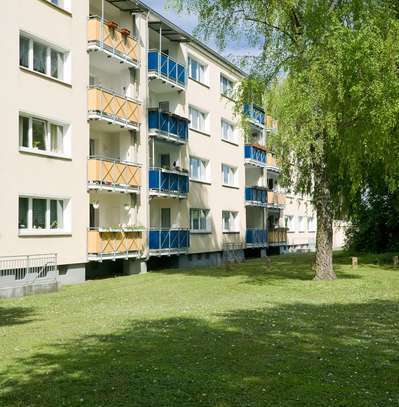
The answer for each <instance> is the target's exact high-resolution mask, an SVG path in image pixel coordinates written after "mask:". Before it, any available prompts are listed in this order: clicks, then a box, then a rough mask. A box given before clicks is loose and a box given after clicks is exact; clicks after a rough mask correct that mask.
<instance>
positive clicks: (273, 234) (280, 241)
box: [267, 228, 288, 246]
mask: <svg viewBox="0 0 399 407" xmlns="http://www.w3.org/2000/svg"><path fill="white" fill-rule="evenodd" d="M287 230H288V229H287V228H276V229H272V230H269V231H268V237H267V241H268V243H269V246H281V245H285V244H287Z"/></svg>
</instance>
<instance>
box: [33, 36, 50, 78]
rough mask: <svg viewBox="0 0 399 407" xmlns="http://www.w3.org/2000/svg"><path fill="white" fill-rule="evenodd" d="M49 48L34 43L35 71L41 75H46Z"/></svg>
mask: <svg viewBox="0 0 399 407" xmlns="http://www.w3.org/2000/svg"><path fill="white" fill-rule="evenodd" d="M46 56H47V47H45V46H44V45H42V44H39V43H37V42H34V43H33V69H34V70H35V71H37V72H40V73H46Z"/></svg>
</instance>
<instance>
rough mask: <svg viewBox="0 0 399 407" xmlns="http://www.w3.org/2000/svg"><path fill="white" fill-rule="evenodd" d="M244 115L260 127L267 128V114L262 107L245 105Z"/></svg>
mask: <svg viewBox="0 0 399 407" xmlns="http://www.w3.org/2000/svg"><path fill="white" fill-rule="evenodd" d="M244 114H245V115H246V116H247V117H248V119H249V120H250V121H251V122H253V123H255V124H256V125H258V126H261V127H264V126H265V118H266V115H265V112H264V111H263V109H261V108H260V107H257V106H255V105H250V104H245V105H244Z"/></svg>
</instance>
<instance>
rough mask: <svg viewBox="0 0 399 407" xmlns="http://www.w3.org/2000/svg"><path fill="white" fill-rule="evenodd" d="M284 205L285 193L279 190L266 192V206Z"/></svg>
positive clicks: (278, 206)
mask: <svg viewBox="0 0 399 407" xmlns="http://www.w3.org/2000/svg"><path fill="white" fill-rule="evenodd" d="M284 205H285V195H284V194H282V193H280V192H274V191H268V192H267V206H268V207H271V208H282V207H283V206H284Z"/></svg>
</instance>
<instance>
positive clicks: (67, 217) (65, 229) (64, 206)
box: [18, 195, 71, 235]
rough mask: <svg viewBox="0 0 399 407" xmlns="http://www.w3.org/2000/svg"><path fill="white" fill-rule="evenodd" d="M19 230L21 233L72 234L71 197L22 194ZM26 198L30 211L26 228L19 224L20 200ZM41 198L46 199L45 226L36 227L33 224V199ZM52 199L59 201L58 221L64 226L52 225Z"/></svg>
mask: <svg viewBox="0 0 399 407" xmlns="http://www.w3.org/2000/svg"><path fill="white" fill-rule="evenodd" d="M18 198H19V199H18V230H19V235H60V234H63V235H64V234H70V229H71V225H70V223H71V204H70V199H69V198H61V197H44V196H35V195H20V196H19V197H18ZM21 198H25V199H27V200H28V212H27V220H28V222H27V223H28V224H27V225H26V227H25V228H20V225H19V221H20V218H19V212H20V211H19V204H20V202H19V200H20V199H21ZM34 199H41V200H45V201H46V213H45V223H46V225H45V227H44V228H36V227H34V226H33V200H34ZM51 201H56V202H57V218H58V222H61V223H62V227H56V228H54V227H51V222H50V220H51V214H50V208H51Z"/></svg>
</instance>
